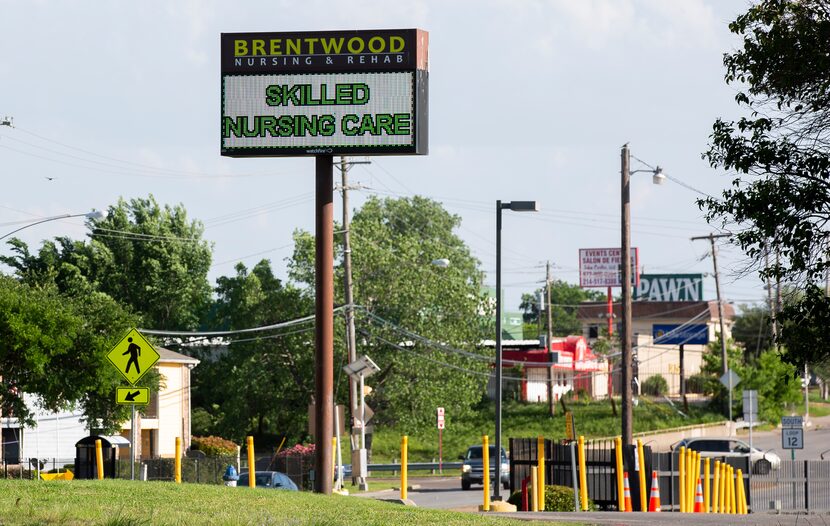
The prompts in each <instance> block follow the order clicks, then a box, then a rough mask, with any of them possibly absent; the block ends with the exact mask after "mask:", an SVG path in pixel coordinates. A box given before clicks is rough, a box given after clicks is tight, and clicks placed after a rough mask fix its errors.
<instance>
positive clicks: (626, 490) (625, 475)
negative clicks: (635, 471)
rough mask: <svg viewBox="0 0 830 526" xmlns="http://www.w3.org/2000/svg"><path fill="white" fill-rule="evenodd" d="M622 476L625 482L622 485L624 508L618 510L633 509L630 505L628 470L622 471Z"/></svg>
mask: <svg viewBox="0 0 830 526" xmlns="http://www.w3.org/2000/svg"><path fill="white" fill-rule="evenodd" d="M623 478H624V480H625V484H624V485H623V507H624V508H625V509H623V510H620V511H634V508H633V507H632V506H631V486H629V485H628V471H624V472H623Z"/></svg>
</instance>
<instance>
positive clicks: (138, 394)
mask: <svg viewBox="0 0 830 526" xmlns="http://www.w3.org/2000/svg"><path fill="white" fill-rule="evenodd" d="M159 358H160V356H159V353H158V351H156V350H155V348H153V345H152V344H151V343H150V342H148V341H147V340H146V339H145V338H144V336H142V335H141V333H140V332H138V331H137V330H136V329H130V331H129V332H128V333H127V335H126V336H124V337H123V338H121V341H119V342H118V343H117V344H116V345H115V347H113V348H112V349H111V350H110V352H109V353H107V359H108V360H109V362H110V363H111V364H112V365H113V366H114V367H115V368H116V369H118V372H119V373H121V376H123V377H124V379H125V380H127V381H128V382H129V383H130V384H131V385H133V386H135V383H136V382H137V381H139V380H140V379H141V377H143V376H144V375H145V374H147V371H149V370H150V369H151V368H152V367H153V365H155V364H156V362H157V361H158V360H159ZM115 402H116V403H117V404H129V405H130V406H131V409H130V413H131V417H130V480H135V444H134V443H133V442H135V406H136V404H141V405H147V404H148V403H149V402H150V390H149V389H148V388H146V387H119V388H118V389H116V392H115Z"/></svg>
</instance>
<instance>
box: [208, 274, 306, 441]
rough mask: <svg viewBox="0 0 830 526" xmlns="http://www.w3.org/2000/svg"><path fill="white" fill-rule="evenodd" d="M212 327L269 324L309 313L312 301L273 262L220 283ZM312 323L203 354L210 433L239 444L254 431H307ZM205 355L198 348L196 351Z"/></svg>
mask: <svg viewBox="0 0 830 526" xmlns="http://www.w3.org/2000/svg"><path fill="white" fill-rule="evenodd" d="M216 293H217V299H216V308H215V309H214V318H213V319H212V320H210V322H209V323H210V325H211V326H218V327H223V328H224V329H227V330H238V329H248V328H252V327H262V326H266V325H272V324H276V323H279V322H283V321H287V320H291V319H295V318H298V317H301V316H307V315H309V314H312V313H313V311H314V308H313V304H312V302H311V301H310V299H309V298H306V297H304V296H302V295H301V294H300V291H299V290H297V289H295V288H293V287H291V286H285V285H283V284H282V282H281V281H280V280H279V279H277V278H276V277H275V276H274V274H273V271H272V269H271V265H270V263H269V262H268V261H267V260H262V261H260V262H259V263H257V264H256V266H254V268H253V269H252V270H251V271H248V269H247V268H246V267H245V266H244V265H243V264H241V263H240V264H238V265H237V266H236V275H234V276H223V277H220V278H219V279H218V280H217V288H216ZM313 327H314V326H313V323H306V324H302V325H299V326H295V327H288V328H286V329H284V330H278V331H267V332H256V333H244V334H240V335H234V336H232V337H229V338H228V349H227V352H224V353H223V354H221V355H219V356H213V355H212V354H211V352H206V353H201V354H200V358H202V363H201V364H200V365H199V367H198V368H196V369H195V370H194V371H193V383H194V388H193V389H194V390H193V403H194V406H197V407H201V408H202V409H203V410H205V411H206V412H207V413H208V414H209V415H210V420H211V422H210V424H209V426H211V427H212V428H211V429H208V430H207V431H210V432H214V433H217V434H220V435H222V436H225V437H231V438H233V439H235V440H237V441H240V440H242V439H243V438H244V437H245V436H246V435H248V434H251V433H253V434H256V435H258V436H260V437H263V436H270V437H271V438H273V437H274V436H276V435H285V436H289V437H290V438H292V439H293V440H300V439H302V438H303V437H304V436H305V435H306V423H307V417H306V411H305V408H306V404H307V403H308V402H309V399H310V397H311V395H312V394H313V393H314V333H313ZM197 354H198V353H197Z"/></svg>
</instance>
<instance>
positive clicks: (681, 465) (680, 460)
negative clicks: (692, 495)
mask: <svg viewBox="0 0 830 526" xmlns="http://www.w3.org/2000/svg"><path fill="white" fill-rule="evenodd" d="M677 471H678V475H677V481H678V483H679V486H680V490H679V491H678V492H677V494H678V496H679V498H678V499H677V500H679V501H680V513H686V448H685V447H684V446H680V453H679V454H678V455H677Z"/></svg>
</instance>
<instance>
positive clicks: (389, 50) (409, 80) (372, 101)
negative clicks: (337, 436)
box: [220, 29, 429, 494]
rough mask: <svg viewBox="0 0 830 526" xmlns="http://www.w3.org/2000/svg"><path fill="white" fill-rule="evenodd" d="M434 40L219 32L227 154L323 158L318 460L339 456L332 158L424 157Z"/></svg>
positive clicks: (400, 33) (319, 177) (379, 34)
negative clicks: (335, 441) (335, 447)
mask: <svg viewBox="0 0 830 526" xmlns="http://www.w3.org/2000/svg"><path fill="white" fill-rule="evenodd" d="M428 43H429V35H428V33H427V32H426V31H422V30H420V29H386V30H365V31H364V30H359V31H305V32H283V33H223V34H222V35H221V45H220V49H221V59H222V60H221V103H222V107H221V126H220V128H221V138H220V151H221V154H222V155H226V156H230V157H281V156H314V157H315V166H316V170H315V177H316V181H315V188H316V190H315V192H316V200H315V203H316V204H315V234H316V239H317V243H316V250H315V269H316V270H315V291H316V296H315V298H316V299H315V331H316V333H315V356H314V360H315V385H314V394H315V400H316V402H317V404H316V406H315V407H316V411H317V413H316V414H315V421H316V427H317V429H318V431H319V434H318V435H317V439H316V449H315V461H316V464H317V465H318V466H328V465H331V461H332V446H331V443H330V442H329V440H328V438H326V437H329V436H331V431H332V425H333V424H332V420H333V419H332V407H333V405H334V372H333V371H334V358H333V356H334V343H333V337H334V329H333V326H334V314H333V307H334V275H333V271H332V269H333V251H332V246H333V244H334V237H333V214H332V212H333V203H332V188H333V175H332V172H333V156H334V155H377V154H380V155H404V154H410V155H412V154H414V155H426V153H427V144H428V111H427V105H428V93H429V68H428V56H427V50H428ZM364 427H365V425H364ZM331 486H332V485H331V480H330V479H329V478H328V477H318V478H317V479H316V480H315V484H314V489H315V491H316V492H318V493H325V494H330V493H331V490H332V487H331Z"/></svg>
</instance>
